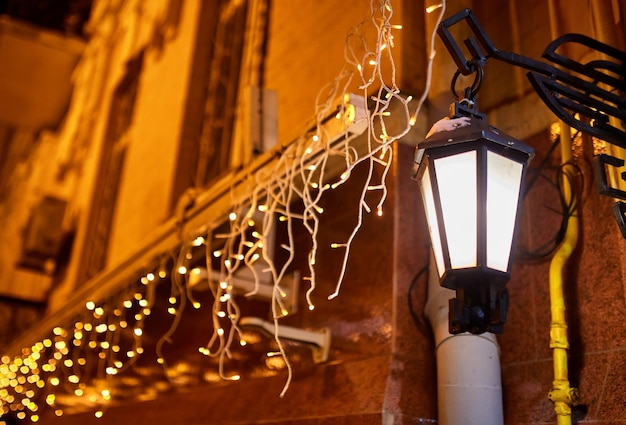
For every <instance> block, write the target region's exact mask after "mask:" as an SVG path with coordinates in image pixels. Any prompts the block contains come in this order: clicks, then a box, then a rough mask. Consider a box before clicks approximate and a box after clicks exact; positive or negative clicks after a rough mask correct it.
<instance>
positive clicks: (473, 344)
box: [424, 255, 504, 425]
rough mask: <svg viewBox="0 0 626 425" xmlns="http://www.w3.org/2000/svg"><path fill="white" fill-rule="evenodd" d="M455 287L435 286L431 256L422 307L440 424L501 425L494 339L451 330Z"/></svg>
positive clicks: (497, 348)
mask: <svg viewBox="0 0 626 425" xmlns="http://www.w3.org/2000/svg"><path fill="white" fill-rule="evenodd" d="M450 298H454V291H451V290H450V289H446V288H443V287H441V286H440V285H439V279H438V276H437V268H436V265H435V261H434V258H433V256H432V255H431V262H430V273H429V276H428V300H427V301H426V306H425V308H424V312H425V314H426V317H427V318H428V320H429V322H430V324H431V326H432V328H433V332H434V334H435V350H436V357H437V401H438V410H439V424H440V425H458V424H463V425H502V424H503V423H504V414H503V409H502V383H501V380H500V357H499V347H498V342H497V341H496V338H495V336H494V335H493V334H491V333H484V334H482V335H472V334H469V333H463V334H458V335H451V334H450V333H449V332H448V300H449V299H450Z"/></svg>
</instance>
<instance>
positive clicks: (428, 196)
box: [420, 166, 445, 277]
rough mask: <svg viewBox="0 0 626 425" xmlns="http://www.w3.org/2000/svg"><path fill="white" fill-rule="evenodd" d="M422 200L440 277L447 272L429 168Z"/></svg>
mask: <svg viewBox="0 0 626 425" xmlns="http://www.w3.org/2000/svg"><path fill="white" fill-rule="evenodd" d="M420 187H421V189H422V199H423V200H424V207H425V208H424V209H425V210H426V219H427V220H428V228H429V229H428V230H429V231H430V236H431V241H432V246H433V254H434V256H435V262H436V264H437V271H438V272H439V277H441V276H442V275H443V272H444V271H445V264H444V262H443V250H442V248H441V237H440V235H439V221H438V220H437V211H436V210H435V199H434V198H433V188H432V183H431V181H430V173H429V168H428V166H426V168H425V170H424V174H423V177H422V180H421V185H420Z"/></svg>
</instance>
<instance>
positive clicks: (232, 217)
mask: <svg viewBox="0 0 626 425" xmlns="http://www.w3.org/2000/svg"><path fill="white" fill-rule="evenodd" d="M228 219H229V220H230V221H235V220H237V213H236V212H231V213H230V214H228Z"/></svg>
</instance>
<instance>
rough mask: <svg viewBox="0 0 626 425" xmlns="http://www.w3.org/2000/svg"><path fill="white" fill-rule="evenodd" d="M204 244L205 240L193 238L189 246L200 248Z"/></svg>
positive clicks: (199, 237)
mask: <svg viewBox="0 0 626 425" xmlns="http://www.w3.org/2000/svg"><path fill="white" fill-rule="evenodd" d="M233 220H234V219H233ZM204 242H205V239H204V238H203V237H202V236H198V237H197V238H195V239H194V240H193V242H191V245H193V246H200V245H202V244H203V243H204Z"/></svg>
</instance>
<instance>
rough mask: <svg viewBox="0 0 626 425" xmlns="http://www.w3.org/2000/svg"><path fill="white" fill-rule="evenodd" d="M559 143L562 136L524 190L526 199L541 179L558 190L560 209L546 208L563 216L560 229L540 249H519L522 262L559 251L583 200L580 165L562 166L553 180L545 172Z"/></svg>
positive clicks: (555, 142) (534, 170) (548, 255)
mask: <svg viewBox="0 0 626 425" xmlns="http://www.w3.org/2000/svg"><path fill="white" fill-rule="evenodd" d="M579 133H580V131H578V132H576V134H575V135H574V136H573V138H575V137H576V136H578V134H579ZM559 143H560V136H557V138H556V140H555V141H554V142H553V143H552V145H551V146H550V149H549V150H548V152H547V154H546V156H545V157H544V158H543V160H542V161H541V163H540V164H539V167H538V168H536V169H533V170H530V171H531V172H532V173H534V177H533V178H532V179H531V180H529V182H528V184H527V185H526V187H525V190H524V198H525V197H526V196H527V195H528V193H529V192H530V189H531V188H532V187H533V186H534V184H535V183H536V181H537V180H538V179H539V178H544V179H546V180H548V181H550V182H551V183H552V185H553V187H554V188H555V189H556V190H557V192H558V195H559V207H558V208H552V207H549V206H545V207H546V208H547V209H548V210H550V211H552V212H555V213H556V214H559V215H560V216H561V220H560V223H559V227H558V229H557V231H556V232H555V233H554V236H553V237H552V238H550V239H548V240H547V241H546V242H545V243H543V244H542V245H541V246H539V247H536V248H533V249H528V248H525V247H518V256H517V257H518V259H520V260H522V261H524V260H530V261H533V260H535V261H536V260H543V259H546V258H548V257H550V256H551V255H552V254H553V253H554V252H555V251H556V250H557V249H558V247H559V246H560V245H561V242H563V238H564V237H565V232H566V230H567V224H568V221H569V218H570V217H571V216H572V215H573V214H574V213H575V211H576V209H577V207H578V205H579V204H580V202H581V199H582V190H583V187H584V180H583V174H582V171H581V169H580V167H578V165H576V164H574V163H572V162H567V163H564V164H561V165H560V166H559V167H558V168H557V169H556V173H555V174H556V176H554V177H552V178H550V177H548V176H546V175H545V174H544V172H543V171H544V170H545V168H547V167H546V164H547V162H548V160H549V159H550V158H551V156H552V154H553V152H554V151H555V149H556V147H557V146H558V145H559ZM567 167H572V168H574V170H575V173H571V172H568V171H567ZM574 174H575V175H576V176H577V177H578V179H579V181H575V180H574ZM563 179H565V180H566V181H567V183H568V186H569V187H570V189H571V190H570V196H569V197H568V198H569V200H568V199H567V198H566V196H565V193H564V188H563V183H562V182H563Z"/></svg>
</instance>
